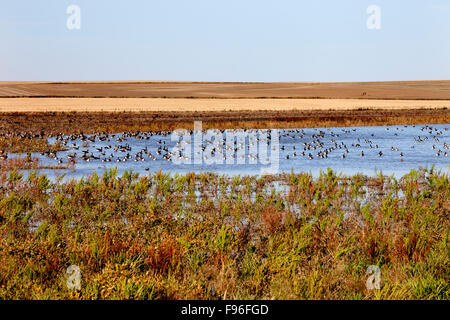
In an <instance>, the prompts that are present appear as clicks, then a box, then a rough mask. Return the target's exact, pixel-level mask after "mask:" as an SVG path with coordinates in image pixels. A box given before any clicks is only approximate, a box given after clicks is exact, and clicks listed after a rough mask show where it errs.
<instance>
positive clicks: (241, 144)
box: [10, 124, 450, 180]
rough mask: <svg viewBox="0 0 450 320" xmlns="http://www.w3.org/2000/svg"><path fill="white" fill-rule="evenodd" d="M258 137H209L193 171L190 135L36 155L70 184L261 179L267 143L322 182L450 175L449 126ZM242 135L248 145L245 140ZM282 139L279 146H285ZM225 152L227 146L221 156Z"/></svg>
mask: <svg viewBox="0 0 450 320" xmlns="http://www.w3.org/2000/svg"><path fill="white" fill-rule="evenodd" d="M255 131H256V132H259V135H256V136H257V139H256V140H251V139H248V135H249V133H251V132H252V131H251V130H245V131H244V130H242V131H229V130H223V131H220V132H219V133H220V134H219V135H220V136H223V139H222V140H220V139H219V140H217V139H211V135H209V136H208V131H203V132H202V134H201V135H202V140H201V143H200V144H199V146H200V148H201V150H202V152H203V153H202V155H203V159H202V161H201V163H200V164H194V162H195V161H194V158H195V150H196V149H195V146H194V145H192V146H190V147H189V148H186V146H187V145H188V144H193V143H194V142H193V141H194V140H195V138H194V132H192V131H191V132H189V131H186V132H185V136H184V139H185V140H184V141H182V138H183V136H179V137H178V136H177V137H175V138H174V137H173V134H172V132H164V131H161V132H140V133H137V134H127V133H116V134H103V135H76V136H59V137H52V138H49V143H54V142H56V141H57V140H58V141H60V142H62V143H63V144H64V148H66V150H65V151H60V152H57V153H56V154H49V153H42V154H41V153H32V154H31V155H32V156H33V157H38V158H39V164H40V165H41V166H58V165H59V166H65V165H67V164H68V163H69V162H71V163H72V165H71V166H70V167H69V168H68V169H56V170H55V169H41V170H39V171H40V172H41V173H45V174H47V175H48V176H49V177H53V178H54V177H57V176H59V175H62V174H64V180H65V179H70V178H81V177H83V176H86V175H89V174H92V173H93V172H94V171H96V172H97V174H103V172H104V170H105V169H113V168H115V167H117V169H118V173H119V174H122V173H123V172H124V171H126V170H130V169H131V170H132V171H133V172H135V173H140V174H148V173H153V172H157V171H162V172H166V173H167V172H170V173H173V174H175V173H179V174H184V173H187V172H197V173H198V172H214V173H217V174H227V175H232V176H233V175H258V174H260V173H261V169H262V168H267V167H269V166H270V164H269V165H268V164H267V162H265V163H264V164H261V161H258V159H262V157H260V158H258V156H257V153H258V151H257V150H261V146H262V145H263V144H262V142H264V145H265V146H267V154H268V156H272V159H273V156H274V155H276V153H274V151H273V150H274V148H275V147H276V148H277V150H278V155H276V156H277V159H278V160H277V161H278V171H277V172H278V173H290V172H292V171H293V172H295V173H297V172H310V173H311V174H312V175H313V176H318V175H319V173H320V171H321V170H324V171H326V169H327V168H331V169H333V170H334V171H336V172H339V173H342V174H345V175H352V174H356V173H361V174H365V175H368V176H374V175H375V174H376V172H377V171H379V170H382V172H383V174H384V175H394V176H395V177H401V176H402V175H404V174H406V173H408V172H409V171H410V170H412V169H418V168H419V167H424V168H425V167H428V168H431V167H432V166H434V168H435V169H437V170H443V171H448V170H449V159H450V157H449V156H448V153H450V147H449V143H450V131H449V125H448V124H443V125H407V126H406V125H398V126H369V127H339V128H305V129H301V128H299V129H279V130H278V134H277V135H278V139H275V136H274V134H273V133H272V134H269V130H255ZM229 132H234V134H235V135H236V137H237V139H236V140H233V142H232V143H231V142H230V145H229V146H230V148H228V149H227V145H228V141H226V140H227V139H226V135H227V133H229ZM272 132H273V131H272ZM240 136H241V138H242V137H245V136H247V138H246V139H245V140H244V139H243V138H242V139H241V140H239V137H240ZM178 138H179V139H178ZM267 138H268V139H267ZM264 139H266V140H264ZM275 140H278V146H277V145H276V144H275ZM180 141H182V142H180ZM197 141H198V140H197ZM220 146H223V149H222V153H220V150H219V149H220ZM233 149H234V150H233ZM197 150H198V149H197ZM211 150H212V153H211ZM238 150H241V151H242V150H244V151H245V155H243V156H242V153H241V161H238V159H239V151H238ZM255 150H256V151H255ZM227 151H231V154H232V156H233V161H232V162H233V163H232V164H227V161H226V159H227ZM233 151H234V152H233ZM208 152H209V154H212V155H213V156H217V155H220V156H221V157H222V158H223V163H222V164H218V163H212V164H208V163H207V162H208V161H207V160H206V159H207V157H208ZM252 152H253V153H252ZM259 152H260V153H261V151H259ZM187 154H190V155H191V156H192V157H191V159H192V164H186V163H184V164H183V163H181V164H180V163H176V162H180V161H174V159H175V158H176V159H178V160H180V159H181V158H180V156H183V155H184V156H186V155H187ZM205 154H206V155H205ZM10 156H11V157H17V156H18V155H17V154H16V155H13V154H11V155H10ZM22 156H23V155H22ZM184 160H186V158H184ZM266 160H267V158H266ZM272 161H273V160H272ZM238 162H245V163H238ZM252 162H256V163H252Z"/></svg>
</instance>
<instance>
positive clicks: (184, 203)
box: [0, 170, 450, 299]
mask: <svg viewBox="0 0 450 320" xmlns="http://www.w3.org/2000/svg"><path fill="white" fill-rule="evenodd" d="M273 181H279V182H280V183H281V184H283V185H284V186H285V188H284V189H283V190H274V188H273V184H272V182H273ZM449 199H450V186H449V179H448V174H447V173H442V172H436V171H434V170H420V171H412V172H411V173H409V174H408V175H405V176H404V177H403V178H401V179H398V180H396V179H394V178H393V177H385V176H382V175H381V174H380V175H378V176H376V177H375V178H368V177H364V176H360V175H355V176H350V177H345V176H341V175H338V174H337V173H335V172H333V171H331V170H328V171H327V172H323V173H322V174H321V175H320V177H317V178H313V177H312V176H311V175H309V174H287V175H280V176H272V177H270V176H267V177H247V176H240V177H228V176H218V175H215V174H193V173H191V174H187V175H175V176H170V175H167V174H162V173H156V174H151V175H148V176H139V175H137V174H134V173H133V172H131V171H129V172H126V173H125V174H123V175H122V176H121V177H118V176H117V171H116V170H110V171H107V172H105V174H104V175H97V174H94V175H92V176H89V177H85V178H84V179H82V180H72V181H69V182H64V183H63V182H60V181H50V180H49V179H47V178H46V177H45V176H43V175H40V174H38V173H35V174H32V175H30V176H29V177H25V176H24V175H22V174H20V173H19V172H18V171H16V170H12V171H11V170H3V171H0V241H1V242H0V261H1V263H0V298H1V299H448V298H449V291H450V290H449V285H448V283H449V272H448V270H450V268H449V267H450V261H449V253H450V252H449V244H448V242H449V241H448V238H449V231H450V228H449V209H450V205H449ZM70 265H78V266H79V267H80V269H81V273H82V287H81V290H69V289H67V287H66V277H67V275H66V270H67V268H68V267H69V266H70ZM370 265H378V266H379V267H380V269H381V289H380V290H369V289H367V288H366V280H367V278H368V275H366V270H367V267H368V266H370Z"/></svg>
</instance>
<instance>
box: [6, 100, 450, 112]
mask: <svg viewBox="0 0 450 320" xmlns="http://www.w3.org/2000/svg"><path fill="white" fill-rule="evenodd" d="M418 108H450V100H367V99H365V100H363V99H184V98H180V99H164V98H3V99H0V112H63V111H64V112H73V111H76V112H107V111H108V112H121V111H135V112H136V111H166V112H169V111H199V112H204V111H257V110H262V111H264V110H272V111H287V110H357V109H389V110H398V109H418Z"/></svg>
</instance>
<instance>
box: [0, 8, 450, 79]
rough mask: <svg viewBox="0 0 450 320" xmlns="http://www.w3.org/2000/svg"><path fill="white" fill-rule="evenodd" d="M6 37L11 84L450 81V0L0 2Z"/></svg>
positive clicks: (0, 65)
mask: <svg viewBox="0 0 450 320" xmlns="http://www.w3.org/2000/svg"><path fill="white" fill-rule="evenodd" d="M71 4H75V5H77V6H79V7H80V9H81V20H80V21H81V28H80V29H79V30H69V29H68V28H67V26H66V22H67V19H68V18H69V14H67V13H66V10H67V7H68V6H69V5H71ZM372 4H374V5H378V6H379V8H380V9H381V20H380V21H381V29H379V30H376V29H368V28H367V25H366V22H367V19H368V18H369V14H367V12H366V10H367V8H368V7H369V6H370V5H372ZM0 41H1V44H0V80H4V81H12V80H17V81H21V80H30V81H31V80H44V81H70V80H195V81H382V80H429V79H450V0H371V1H366V0H309V1H302V0H276V1H275V0H272V1H266V0H222V1H218V0H127V1H111V0H69V1H66V0H37V1H34V0H14V1H11V0H0Z"/></svg>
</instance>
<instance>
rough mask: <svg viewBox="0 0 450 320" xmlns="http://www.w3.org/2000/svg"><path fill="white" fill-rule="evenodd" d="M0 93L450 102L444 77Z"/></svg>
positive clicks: (108, 85)
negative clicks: (389, 80)
mask: <svg viewBox="0 0 450 320" xmlns="http://www.w3.org/2000/svg"><path fill="white" fill-rule="evenodd" d="M0 97H74V98H77V97H84V98H99V97H102V98H108V97H109V98H124V97H127V98H215V99H218V98H228V99H230V98H247V99H251V98H303V99H304V98H322V99H394V100H436V99H437V100H450V80H446V81H395V82H343V83H312V82H311V83H308V82H274V83H261V82H258V83H249V82H246V83H238V82H158V81H147V82H126V81H125V82H123V81H120V82H119V81H116V82H0Z"/></svg>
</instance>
